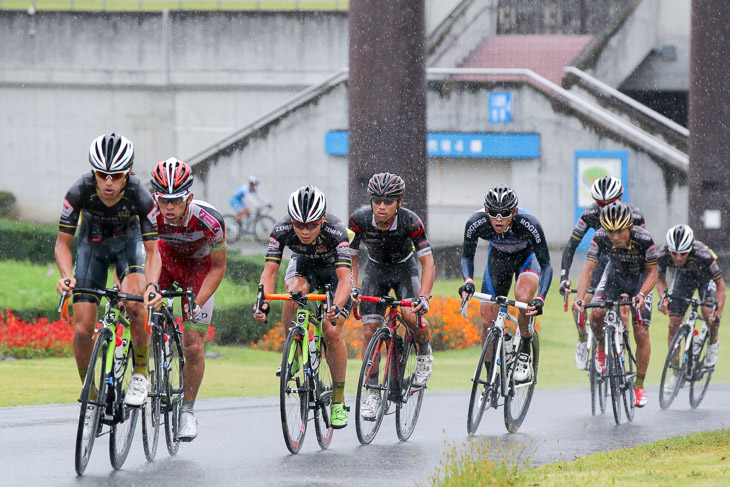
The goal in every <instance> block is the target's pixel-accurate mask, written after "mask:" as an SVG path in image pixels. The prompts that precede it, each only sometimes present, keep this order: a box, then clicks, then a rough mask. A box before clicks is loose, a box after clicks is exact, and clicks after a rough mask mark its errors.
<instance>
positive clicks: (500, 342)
mask: <svg viewBox="0 0 730 487" xmlns="http://www.w3.org/2000/svg"><path fill="white" fill-rule="evenodd" d="M473 298H477V299H480V300H482V301H486V302H489V303H494V304H496V305H498V306H499V312H498V313H497V318H496V319H495V320H494V325H493V326H492V327H491V328H490V329H489V332H488V334H487V338H486V340H485V341H484V345H483V347H482V353H481V354H480V355H479V362H477V366H476V369H475V371H474V376H473V377H472V379H471V380H472V388H471V396H470V398H469V411H468V413H467V421H466V429H467V431H468V433H469V434H470V435H473V434H474V433H476V431H477V428H478V427H479V423H480V422H481V420H482V416H483V415H484V411H485V410H486V409H489V408H490V407H491V408H494V409H496V408H498V407H499V406H501V405H504V425H505V427H506V428H507V431H509V432H510V433H517V430H518V429H519V428H520V426H521V425H522V422H523V421H524V420H525V416H527V410H528V409H529V407H530V402H531V401H532V394H533V392H534V391H535V385H536V384H537V371H538V366H539V365H540V342H539V338H538V335H537V333H535V318H534V317H531V318H530V322H529V330H530V332H531V333H532V339H531V340H530V344H529V347H530V348H529V351H528V352H526V353H528V354H529V355H530V356H531V357H532V374H531V375H530V377H529V378H528V379H527V380H525V381H522V382H519V381H516V380H515V379H514V372H515V366H516V365H517V356H518V353H517V352H519V351H520V346H521V344H520V341H521V338H522V336H521V334H520V327H519V325H518V324H517V318H515V317H513V316H512V315H510V314H509V312H508V311H509V308H517V309H521V310H526V309H527V306H528V305H527V303H523V302H520V301H514V300H511V299H508V298H507V297H505V296H492V295H491V294H484V293H479V292H475V293H474V294H473V295H472V299H473ZM466 303H467V300H462V302H461V314H462V316H464V318H467V310H468V308H467V306H466ZM506 322H510V323H512V324H514V325H515V335H514V339H512V336H511V335H509V333H508V331H507V330H505V323H506ZM506 339H512V344H510V345H509V346H505V344H506V341H505V340H506ZM502 399H503V400H504V401H503V402H502V403H500V400H502Z"/></svg>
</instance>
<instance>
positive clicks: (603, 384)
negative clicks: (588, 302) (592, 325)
mask: <svg viewBox="0 0 730 487" xmlns="http://www.w3.org/2000/svg"><path fill="white" fill-rule="evenodd" d="M597 347H598V343H597V341H596V337H595V336H594V337H593V339H592V340H591V355H590V361H591V363H590V364H589V369H588V375H589V378H590V381H591V414H592V415H593V416H596V415H598V414H603V413H605V412H606V396H607V394H608V384H607V381H606V376H605V375H604V374H601V373H600V372H599V371H598V369H596V350H597Z"/></svg>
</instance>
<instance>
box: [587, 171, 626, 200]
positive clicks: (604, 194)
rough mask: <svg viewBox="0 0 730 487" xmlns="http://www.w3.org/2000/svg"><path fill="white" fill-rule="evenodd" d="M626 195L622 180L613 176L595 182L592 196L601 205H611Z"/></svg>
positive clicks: (592, 187)
mask: <svg viewBox="0 0 730 487" xmlns="http://www.w3.org/2000/svg"><path fill="white" fill-rule="evenodd" d="M622 194H624V187H623V185H622V184H621V180H620V179H618V178H614V177H611V176H603V177H602V178H598V179H596V180H595V181H593V186H591V196H593V199H594V200H596V201H597V202H599V203H611V202H613V201H615V200H617V199H619V198H620V197H621V195H622Z"/></svg>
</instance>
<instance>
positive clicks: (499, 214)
mask: <svg viewBox="0 0 730 487" xmlns="http://www.w3.org/2000/svg"><path fill="white" fill-rule="evenodd" d="M512 213H514V210H489V211H488V212H487V214H488V215H489V216H490V217H491V218H509V217H511V216H512Z"/></svg>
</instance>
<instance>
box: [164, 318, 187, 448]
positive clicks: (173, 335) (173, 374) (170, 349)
mask: <svg viewBox="0 0 730 487" xmlns="http://www.w3.org/2000/svg"><path fill="white" fill-rule="evenodd" d="M170 318H171V317H170V316H167V317H166V320H165V330H166V332H165V333H166V335H167V340H166V341H165V343H164V345H163V351H164V354H165V361H164V371H163V377H162V382H163V387H162V390H163V391H164V393H165V395H164V397H163V398H162V408H163V410H164V413H165V443H166V445H167V452H168V453H169V454H170V455H172V456H174V455H175V454H177V451H178V449H179V448H180V439H179V438H178V429H179V427H180V408H181V407H182V398H183V368H184V366H185V359H184V357H183V349H182V334H181V333H180V330H179V328H177V327H176V326H175V324H174V323H173V322H171V321H170Z"/></svg>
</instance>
